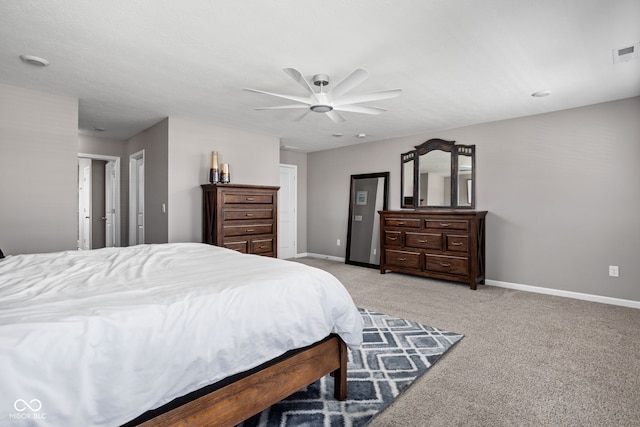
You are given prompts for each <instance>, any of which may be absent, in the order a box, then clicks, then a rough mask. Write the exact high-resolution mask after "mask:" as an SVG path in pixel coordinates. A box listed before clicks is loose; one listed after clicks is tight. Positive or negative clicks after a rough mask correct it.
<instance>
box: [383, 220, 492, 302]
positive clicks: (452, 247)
mask: <svg viewBox="0 0 640 427" xmlns="http://www.w3.org/2000/svg"><path fill="white" fill-rule="evenodd" d="M486 214H487V212H486V211H469V210H414V211H408V210H407V211H402V210H401V211H380V242H381V245H382V250H381V251H380V273H383V274H384V273H386V272H387V270H391V271H396V272H400V273H408V274H414V275H418V276H424V277H431V278H434V279H445V280H452V281H456V282H464V283H468V284H469V286H470V287H471V289H476V285H477V284H478V283H480V284H483V283H484V275H485V217H486Z"/></svg>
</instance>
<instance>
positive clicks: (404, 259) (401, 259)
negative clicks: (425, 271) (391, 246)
mask: <svg viewBox="0 0 640 427" xmlns="http://www.w3.org/2000/svg"><path fill="white" fill-rule="evenodd" d="M406 260H407V259H406V258H398V261H406Z"/></svg>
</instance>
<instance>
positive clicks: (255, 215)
mask: <svg viewBox="0 0 640 427" xmlns="http://www.w3.org/2000/svg"><path fill="white" fill-rule="evenodd" d="M222 216H223V217H224V220H225V221H226V220H236V219H273V209H244V210H233V209H225V210H224V211H223V212H222Z"/></svg>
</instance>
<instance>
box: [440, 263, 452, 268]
mask: <svg viewBox="0 0 640 427" xmlns="http://www.w3.org/2000/svg"><path fill="white" fill-rule="evenodd" d="M440 265H441V266H443V267H451V264H449V263H446V262H441V263H440Z"/></svg>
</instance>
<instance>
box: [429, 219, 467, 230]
mask: <svg viewBox="0 0 640 427" xmlns="http://www.w3.org/2000/svg"><path fill="white" fill-rule="evenodd" d="M425 226H426V228H436V229H440V230H445V229H446V230H468V229H469V221H467V220H460V219H434V218H427V219H425Z"/></svg>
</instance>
